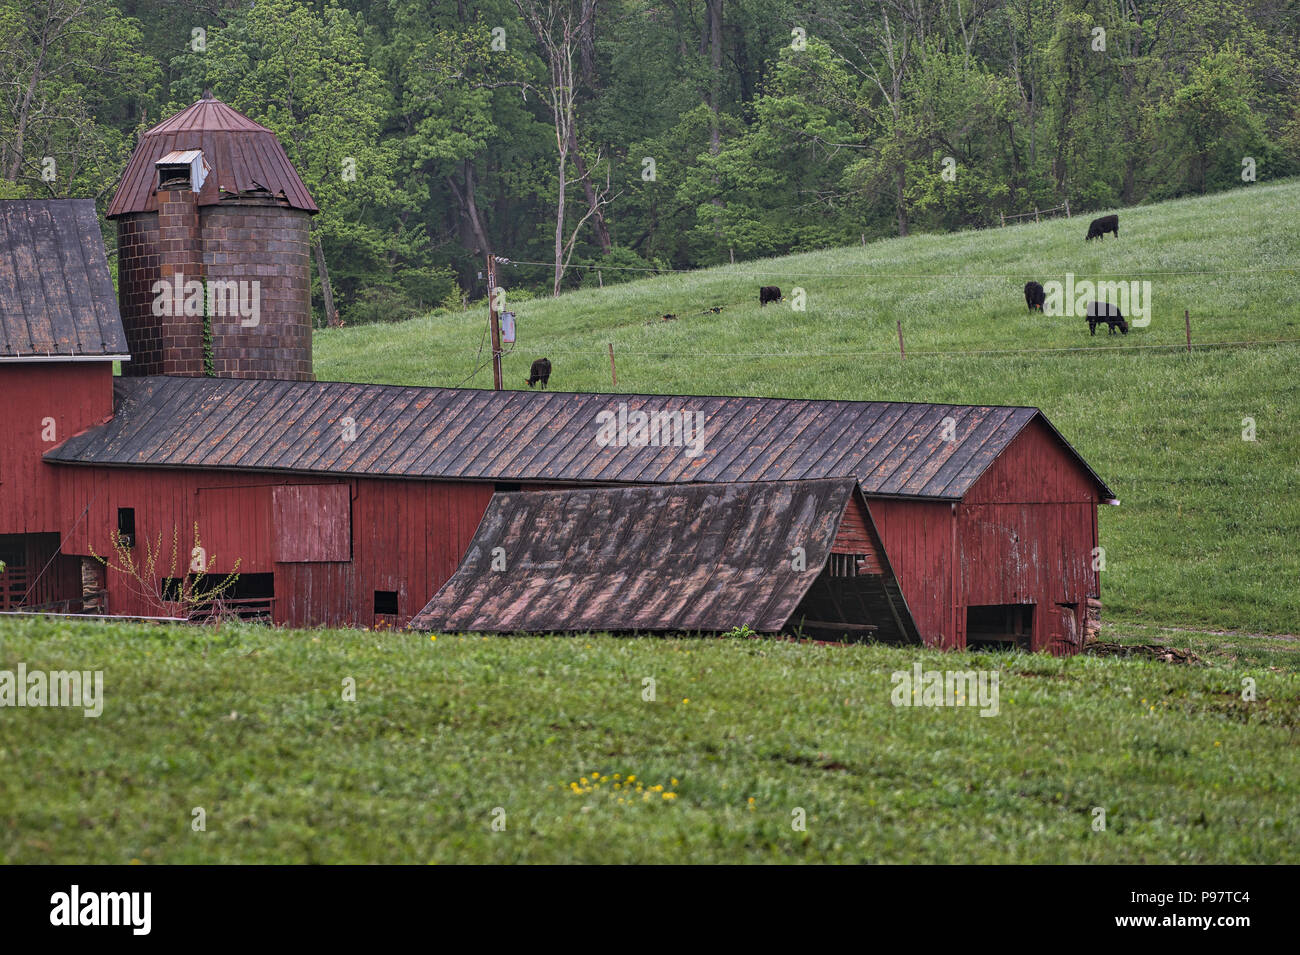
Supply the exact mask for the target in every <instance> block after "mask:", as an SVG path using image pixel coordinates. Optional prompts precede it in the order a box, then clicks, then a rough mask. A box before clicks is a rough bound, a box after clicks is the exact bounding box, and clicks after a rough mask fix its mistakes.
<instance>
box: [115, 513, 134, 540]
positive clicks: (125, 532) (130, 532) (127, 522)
mask: <svg viewBox="0 0 1300 955" xmlns="http://www.w3.org/2000/svg"><path fill="white" fill-rule="evenodd" d="M117 536H118V538H119V539H120V540H121V541H122V543H123V544H125V545H126V546H127V547H134V546H135V508H134V507H119V508H118V509H117Z"/></svg>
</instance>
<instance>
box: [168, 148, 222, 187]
mask: <svg viewBox="0 0 1300 955" xmlns="http://www.w3.org/2000/svg"><path fill="white" fill-rule="evenodd" d="M154 168H155V169H157V170H158V188H159V189H192V190H193V191H195V192H200V191H201V190H202V189H203V181H204V180H205V179H207V178H208V173H209V172H211V171H212V169H211V167H210V166H209V165H208V162H207V160H206V159H204V158H203V151H202V150H201V149H174V150H172V151H171V152H169V153H168V154H167V155H165V156H163V157H162V158H161V159H159V160H158V161H157V162H155V163H154Z"/></svg>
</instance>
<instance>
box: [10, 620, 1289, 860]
mask: <svg viewBox="0 0 1300 955" xmlns="http://www.w3.org/2000/svg"><path fill="white" fill-rule="evenodd" d="M1139 636H1143V638H1144V639H1145V637H1146V635H1139ZM1194 642H1195V641H1194ZM1278 643H1279V642H1278V641H1267V640H1264V641H1253V640H1240V639H1239V640H1237V641H1235V642H1234V645H1233V646H1232V647H1231V649H1230V650H1219V649H1216V648H1215V644H1214V641H1203V642H1201V643H1200V646H1201V649H1202V651H1204V652H1205V653H1206V654H1207V663H1206V665H1201V666H1177V665H1169V664H1163V663H1150V662H1138V661H1133V660H1117V659H1101V658H1091V657H1076V658H1073V659H1068V660H1062V659H1054V658H1052V657H1048V656H1044V655H1025V654H1005V655H1003V654H994V655H990V654H983V655H980V654H943V653H938V652H917V651H915V650H908V649H899V648H885V647H871V646H853V647H826V646H818V645H800V644H793V643H781V642H776V641H771V640H741V639H728V640H659V639H626V638H611V637H592V638H533V639H503V638H493V639H483V638H478V637H447V636H443V637H439V638H438V639H437V640H430V639H429V637H428V636H426V635H416V634H394V633H385V634H376V633H368V632H364V631H285V630H271V629H266V628H258V627H243V628H233V629H226V628H223V629H221V630H219V631H214V630H212V629H206V628H195V629H174V628H162V627H159V628H154V627H149V626H143V625H131V624H105V625H95V624H90V623H76V624H69V623H62V622H49V621H23V622H21V623H14V622H7V623H5V624H4V625H3V627H0V668H7V669H11V670H12V669H14V668H15V667H16V665H17V662H18V661H25V662H26V664H27V667H28V668H29V670H31V669H36V668H44V669H47V670H54V669H63V668H91V669H102V670H103V671H104V686H105V689H104V707H103V714H102V715H101V716H100V717H99V718H97V719H87V718H85V717H83V716H82V714H81V711H80V710H67V709H32V708H27V709H9V710H3V711H0V714H2V717H0V859H2V860H3V861H6V862H10V863H13V862H52V861H53V862H72V861H89V862H105V863H112V862H130V861H134V860H139V861H141V862H145V863H150V862H325V863H333V862H377V861H386V862H414V863H426V862H443V863H447V862H465V861H479V862H513V861H524V862H685V861H689V862H746V861H747V862H769V861H770V862H777V861H809V862H811V861H837V862H936V863H948V862H963V863H964V862H1123V863H1136V862H1143V863H1161V862H1164V863H1208V862H1215V863H1223V862H1287V861H1290V862H1294V861H1295V860H1296V846H1297V845H1300V787H1298V786H1297V785H1296V781H1297V779H1300V747H1298V746H1297V745H1296V742H1297V722H1298V720H1300V675H1297V674H1295V673H1294V672H1290V673H1284V672H1278V671H1277V670H1276V669H1275V668H1276V665H1277V662H1278V661H1279V660H1281V659H1282V657H1283V655H1284V654H1285V651H1279V649H1278V648H1277V646H1275V644H1278ZM916 661H920V662H921V663H922V664H923V665H924V666H925V667H926V668H933V669H953V668H955V669H963V668H967V667H973V668H974V667H996V669H997V671H998V673H999V693H1000V706H999V713H998V715H997V716H991V717H983V716H980V715H979V712H978V711H977V710H976V709H974V708H969V707H949V708H938V707H929V708H926V707H895V706H892V705H891V703H890V696H891V690H892V682H891V679H890V674H891V673H892V672H893V671H896V670H910V669H911V667H912V665H913V663H915V662H916ZM1244 676H1251V677H1253V678H1255V679H1256V680H1257V681H1258V694H1259V699H1258V700H1257V701H1255V702H1253V703H1248V702H1243V701H1242V700H1241V699H1240V694H1241V687H1242V684H1241V680H1242V677H1244ZM347 677H351V678H353V679H354V680H355V683H356V688H357V692H356V701H355V702H343V700H342V686H343V681H344V679H345V678H347ZM647 677H649V678H652V679H654V680H655V681H656V684H655V690H656V693H655V695H656V700H655V701H654V702H648V701H645V700H643V698H642V690H643V686H644V684H643V681H644V679H645V678H647ZM597 774H599V777H598V776H597ZM616 774H617V776H616ZM631 776H635V777H636V779H635V781H634V782H633V784H632V791H631V793H630V794H629V793H628V792H627V790H626V789H623V788H619V789H615V782H618V783H619V784H620V786H621V785H622V784H623V783H624V782H625V781H626V780H627V779H628V778H629V777H631ZM600 780H606V781H605V782H604V783H603V784H600V785H599V786H597V784H598V783H600ZM575 784H576V788H577V791H575V789H574V785H575ZM638 785H640V786H641V787H642V791H640V792H637V790H636V787H637V786H638ZM659 786H661V787H663V789H662V790H655V789H654V787H659ZM647 793H649V798H647ZM666 793H668V794H672V795H671V796H669V797H668V798H665V794H666ZM620 800H622V801H621V802H620ZM751 800H752V802H751ZM195 808H202V809H203V810H204V812H205V814H206V831H202V832H196V831H194V830H193V829H192V828H191V825H192V820H193V819H194V818H195V817H194V815H193V810H194V809H195ZM1096 808H1101V809H1103V810H1105V821H1106V829H1105V831H1094V830H1093V828H1092V825H1093V820H1094V819H1095V818H1096V815H1095V813H1094V810H1095V809H1096ZM498 809H500V810H502V811H503V812H504V824H505V829H504V830H503V831H494V830H493V829H492V823H493V820H494V819H500V818H502V816H501V813H495V814H494V810H498ZM799 809H801V810H803V813H804V815H805V816H806V829H805V831H796V830H795V829H793V828H792V822H793V821H794V819H795V817H794V815H792V814H793V813H794V812H795V810H799Z"/></svg>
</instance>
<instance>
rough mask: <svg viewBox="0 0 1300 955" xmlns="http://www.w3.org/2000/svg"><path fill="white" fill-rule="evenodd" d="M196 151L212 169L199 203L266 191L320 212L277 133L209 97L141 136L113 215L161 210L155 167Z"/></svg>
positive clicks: (111, 206) (115, 199) (112, 208)
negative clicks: (166, 158) (175, 155)
mask: <svg viewBox="0 0 1300 955" xmlns="http://www.w3.org/2000/svg"><path fill="white" fill-rule="evenodd" d="M195 149H197V150H201V151H202V152H203V157H204V159H205V160H206V161H207V163H208V166H209V167H210V168H211V170H212V171H211V173H210V174H209V175H208V177H207V178H206V179H205V180H204V182H203V188H202V189H201V190H200V191H199V195H198V204H199V205H201V206H208V205H216V204H218V203H220V202H221V201H222V200H223V199H226V198H231V197H234V196H238V195H241V194H247V193H258V192H260V191H261V190H266V192H267V193H269V194H270V196H272V197H275V198H277V199H279V200H280V201H281V202H283V203H284V204H285V205H287V206H289V207H291V208H294V209H304V210H306V211H307V212H317V211H318V209H317V206H316V202H315V201H314V200H313V199H312V197H311V193H310V192H308V190H307V186H306V185H305V184H304V183H303V181H302V177H301V176H299V175H298V171H297V170H296V169H294V167H293V163H292V162H290V161H289V157H288V154H286V153H285V151H284V147H283V146H282V145H280V141H279V139H278V138H276V135H275V133H274V132H272V131H271V130H269V129H267V128H266V127H265V126H262V125H260V124H258V123H255V122H253V121H252V120H251V119H249V118H248V117H247V116H245V115H243V114H242V113H240V112H239V111H237V110H234V109H231V108H230V107H229V106H227V105H226V104H225V103H223V102H221V101H220V100H217V99H212V98H210V97H205V98H204V99H201V100H199V101H198V102H197V103H194V104H193V105H192V106H189V107H187V108H186V109H184V110H182V111H181V112H179V113H177V114H176V115H175V116H171V117H169V118H168V119H165V120H163V121H162V122H161V123H159V124H158V125H156V126H154V127H152V128H151V129H148V130H146V131H145V132H144V133H142V134H141V136H140V142H139V143H138V144H137V145H136V147H135V151H134V152H133V153H132V154H131V159H130V161H129V162H128V163H127V167H126V171H125V172H124V173H123V174H122V181H121V182H120V183H119V184H118V187H117V192H116V193H114V195H113V199H112V201H111V202H110V203H109V205H108V217H109V218H113V217H115V216H120V215H126V214H128V213H133V212H155V211H157V209H158V197H157V186H158V175H157V171H156V169H155V166H154V164H155V163H156V162H158V160H159V159H161V158H163V157H164V156H166V155H168V154H171V153H176V152H185V151H190V150H195Z"/></svg>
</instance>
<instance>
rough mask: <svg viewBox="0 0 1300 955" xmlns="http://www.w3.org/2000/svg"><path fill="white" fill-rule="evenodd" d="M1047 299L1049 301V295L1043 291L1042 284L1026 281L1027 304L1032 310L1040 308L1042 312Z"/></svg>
mask: <svg viewBox="0 0 1300 955" xmlns="http://www.w3.org/2000/svg"><path fill="white" fill-rule="evenodd" d="M1045 301H1047V295H1046V294H1045V293H1044V292H1043V287H1042V286H1041V285H1039V284H1038V283H1037V282H1026V283H1025V304H1026V305H1028V306H1029V310H1030V311H1031V312H1032V311H1033V310H1034V309H1038V310H1039V311H1040V312H1041V311H1042V310H1043V303H1044V302H1045Z"/></svg>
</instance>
